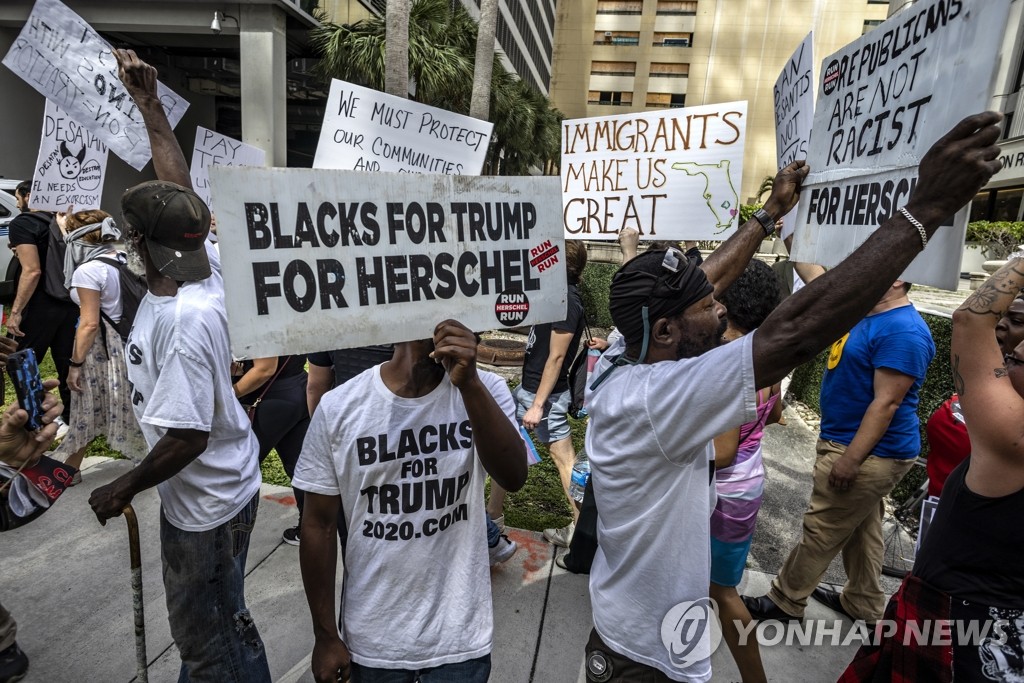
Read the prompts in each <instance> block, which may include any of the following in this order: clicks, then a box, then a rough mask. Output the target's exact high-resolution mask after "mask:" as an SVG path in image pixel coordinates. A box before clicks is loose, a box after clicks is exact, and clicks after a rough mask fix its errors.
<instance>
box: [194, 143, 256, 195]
mask: <svg viewBox="0 0 1024 683" xmlns="http://www.w3.org/2000/svg"><path fill="white" fill-rule="evenodd" d="M266 161H267V153H266V152H265V151H264V150H262V149H260V148H259V147H254V146H252V145H247V144H245V143H244V142H241V141H239V140H235V139H234V138H229V137H228V136H227V135H221V134H220V133H218V132H217V131H215V130H210V129H209V128H203V127H202V126H197V127H196V143H195V146H194V147H193V148H192V168H191V169H190V173H191V175H192V188H193V189H194V190H195V191H196V194H198V195H199V196H200V197H202V199H203V201H204V202H206V205H207V206H213V204H212V203H211V202H210V167H211V166H263V165H265V164H266Z"/></svg>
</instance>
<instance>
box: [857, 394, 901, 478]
mask: <svg viewBox="0 0 1024 683" xmlns="http://www.w3.org/2000/svg"><path fill="white" fill-rule="evenodd" d="M898 407H899V406H894V405H892V404H891V403H890V402H888V401H872V402H871V403H870V404H869V405H868V409H867V410H866V411H864V418H863V419H862V420H861V422H860V426H859V427H858V428H857V433H856V434H854V435H853V439H852V440H851V441H850V445H849V446H847V447H846V452H845V453H844V457H847V458H850V459H853V460H855V461H856V462H857V464H858V465H859V464H860V463H863V462H864V461H865V460H867V457H868V456H869V455H871V452H872V451H873V450H874V449H875V446H877V445H878V442H879V441H881V440H882V437H883V436H885V432H886V431H888V429H889V425H890V424H891V423H892V418H893V416H894V415H895V414H896V409H897V408H898Z"/></svg>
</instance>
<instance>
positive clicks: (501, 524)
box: [491, 515, 505, 533]
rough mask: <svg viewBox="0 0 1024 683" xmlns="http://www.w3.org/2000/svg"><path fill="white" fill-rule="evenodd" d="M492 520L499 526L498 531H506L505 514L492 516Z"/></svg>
mask: <svg viewBox="0 0 1024 683" xmlns="http://www.w3.org/2000/svg"><path fill="white" fill-rule="evenodd" d="M491 521H492V522H494V526H496V527H498V531H500V532H501V533H505V515H499V516H497V517H492V518H491Z"/></svg>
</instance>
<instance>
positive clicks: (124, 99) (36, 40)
mask: <svg viewBox="0 0 1024 683" xmlns="http://www.w3.org/2000/svg"><path fill="white" fill-rule="evenodd" d="M111 50H112V48H111V47H110V45H109V44H108V43H107V41H105V40H104V39H103V38H101V37H100V35H99V34H98V33H96V31H94V30H93V29H92V27H91V26H89V24H87V23H86V22H85V20H83V19H82V18H81V17H80V16H78V15H77V14H75V13H74V12H72V11H71V10H70V9H68V7H67V6H66V5H64V4H63V3H61V2H60V1H59V0H36V4H35V6H33V7H32V13H31V14H30V15H29V17H28V21H27V22H25V26H24V27H23V28H22V29H21V33H20V34H18V37H17V38H15V39H14V43H13V44H12V45H11V49H10V50H9V51H8V52H7V56H5V57H4V59H3V63H4V66H6V67H7V68H9V69H10V70H11V71H13V72H14V73H16V74H17V75H18V76H20V77H21V78H22V79H24V80H25V82H26V83H28V84H29V85H31V86H32V87H33V88H35V89H36V90H37V91H38V92H39V93H40V94H42V95H43V97H45V98H46V99H48V100H51V101H53V102H54V103H56V104H57V105H59V106H60V107H61V109H63V110H64V111H66V112H67V113H68V115H69V116H71V117H72V118H73V119H74V120H76V121H78V122H79V123H81V124H82V125H83V126H85V127H86V128H87V129H88V130H90V131H91V132H93V133H95V134H96V136H97V137H99V139H100V140H101V141H103V143H104V144H106V145H107V147H109V148H110V150H111V151H113V152H114V154H116V155H117V156H119V157H121V158H122V159H124V160H125V162H127V163H128V164H129V165H130V166H131V167H132V168H134V169H136V170H141V169H142V167H143V166H145V165H146V162H147V161H149V159H150V157H151V156H152V153H151V152H150V149H149V136H148V135H147V133H146V124H145V123H144V122H143V121H142V115H141V114H140V113H139V110H138V108H137V107H136V106H135V102H134V101H133V100H132V98H131V97H130V96H129V95H128V92H127V91H126V90H125V89H124V85H122V84H121V80H120V79H119V78H118V76H117V61H116V60H115V59H114V55H113V52H112V51H111ZM157 95H158V96H159V98H160V102H161V104H163V107H164V111H165V112H167V119H168V120H169V121H170V122H171V127H172V128H173V127H174V126H176V125H178V121H180V120H181V117H182V115H183V114H184V113H185V109H187V108H188V102H186V101H185V100H184V99H182V98H181V97H180V96H179V95H177V94H175V93H174V92H173V91H172V90H171V89H170V88H168V87H167V86H165V85H164V84H163V83H158V84H157Z"/></svg>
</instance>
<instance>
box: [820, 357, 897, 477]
mask: <svg viewBox="0 0 1024 683" xmlns="http://www.w3.org/2000/svg"><path fill="white" fill-rule="evenodd" d="M913 385H914V378H913V377H911V376H910V375H904V374H903V373H902V372H897V371H896V370H891V369H889V368H876V369H875V374H874V378H873V387H874V398H873V399H872V401H871V403H869V404H868V409H867V410H866V411H864V417H863V418H862V419H861V421H860V426H859V427H857V433H856V434H854V435H853V440H852V441H850V445H849V446H847V447H846V452H845V453H843V455H842V456H841V457H840V458H839V459H838V460H837V461H836V462H835V464H834V465H833V467H832V472H831V474H830V475H829V478H828V483H829V485H830V486H832V487H833V488H837V489H839V490H840V491H846V490H847V489H849V488H850V487H851V486H853V483H854V481H855V480H856V478H857V473H858V472H859V469H860V466H861V465H862V464H863V463H864V461H865V460H867V458H868V456H869V455H871V451H873V450H874V448H875V446H877V445H878V442H879V441H881V440H882V437H883V436H885V432H886V431H888V429H889V425H890V424H891V423H892V418H893V416H895V415H896V410H897V409H899V407H900V404H902V403H903V398H904V397H905V396H906V395H907V392H908V391H909V390H910V387H912V386H913Z"/></svg>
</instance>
